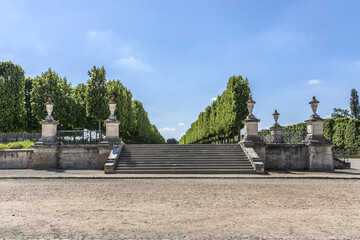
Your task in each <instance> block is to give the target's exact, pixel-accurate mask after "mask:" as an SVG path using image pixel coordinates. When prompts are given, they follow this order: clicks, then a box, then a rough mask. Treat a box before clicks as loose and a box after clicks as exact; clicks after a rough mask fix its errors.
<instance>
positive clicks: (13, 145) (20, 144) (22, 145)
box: [0, 141, 34, 150]
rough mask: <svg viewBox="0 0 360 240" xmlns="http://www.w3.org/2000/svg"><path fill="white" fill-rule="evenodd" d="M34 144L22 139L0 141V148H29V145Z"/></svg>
mask: <svg viewBox="0 0 360 240" xmlns="http://www.w3.org/2000/svg"><path fill="white" fill-rule="evenodd" d="M32 145H34V142H32V141H23V142H11V143H7V144H4V143H0V150H4V149H31V146H32Z"/></svg>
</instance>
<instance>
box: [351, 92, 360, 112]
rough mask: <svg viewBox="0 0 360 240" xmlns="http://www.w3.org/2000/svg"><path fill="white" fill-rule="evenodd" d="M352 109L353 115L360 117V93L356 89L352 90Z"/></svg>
mask: <svg viewBox="0 0 360 240" xmlns="http://www.w3.org/2000/svg"><path fill="white" fill-rule="evenodd" d="M350 111H351V116H352V117H353V118H357V119H359V117H360V106H359V95H358V93H357V91H356V90H355V89H352V90H351V97H350Z"/></svg>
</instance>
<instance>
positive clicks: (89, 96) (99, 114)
mask: <svg viewBox="0 0 360 240" xmlns="http://www.w3.org/2000/svg"><path fill="white" fill-rule="evenodd" d="M105 74H106V73H105V68H104V67H102V68H97V67H95V66H94V67H93V68H92V69H91V71H88V75H89V77H90V79H89V80H88V81H87V88H86V96H85V101H86V113H87V115H88V116H90V117H91V118H94V119H96V120H97V121H98V122H99V130H100V129H101V121H102V120H104V119H106V117H107V116H109V109H108V107H107V102H108V99H109V98H108V95H107V90H106V78H105Z"/></svg>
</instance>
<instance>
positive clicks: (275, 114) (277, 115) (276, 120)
mask: <svg viewBox="0 0 360 240" xmlns="http://www.w3.org/2000/svg"><path fill="white" fill-rule="evenodd" d="M279 115H280V114H279V113H278V112H277V110H275V112H274V114H273V116H274V120H275V125H278V119H279Z"/></svg>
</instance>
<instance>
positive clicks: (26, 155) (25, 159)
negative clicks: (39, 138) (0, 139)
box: [0, 149, 34, 169]
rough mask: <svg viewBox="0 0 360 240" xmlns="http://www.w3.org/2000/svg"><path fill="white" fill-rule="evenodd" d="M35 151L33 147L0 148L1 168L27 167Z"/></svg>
mask: <svg viewBox="0 0 360 240" xmlns="http://www.w3.org/2000/svg"><path fill="white" fill-rule="evenodd" d="M33 152H34V150H32V149H9V150H0V169H22V168H27V167H28V165H29V161H30V158H31V155H32V153H33Z"/></svg>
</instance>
